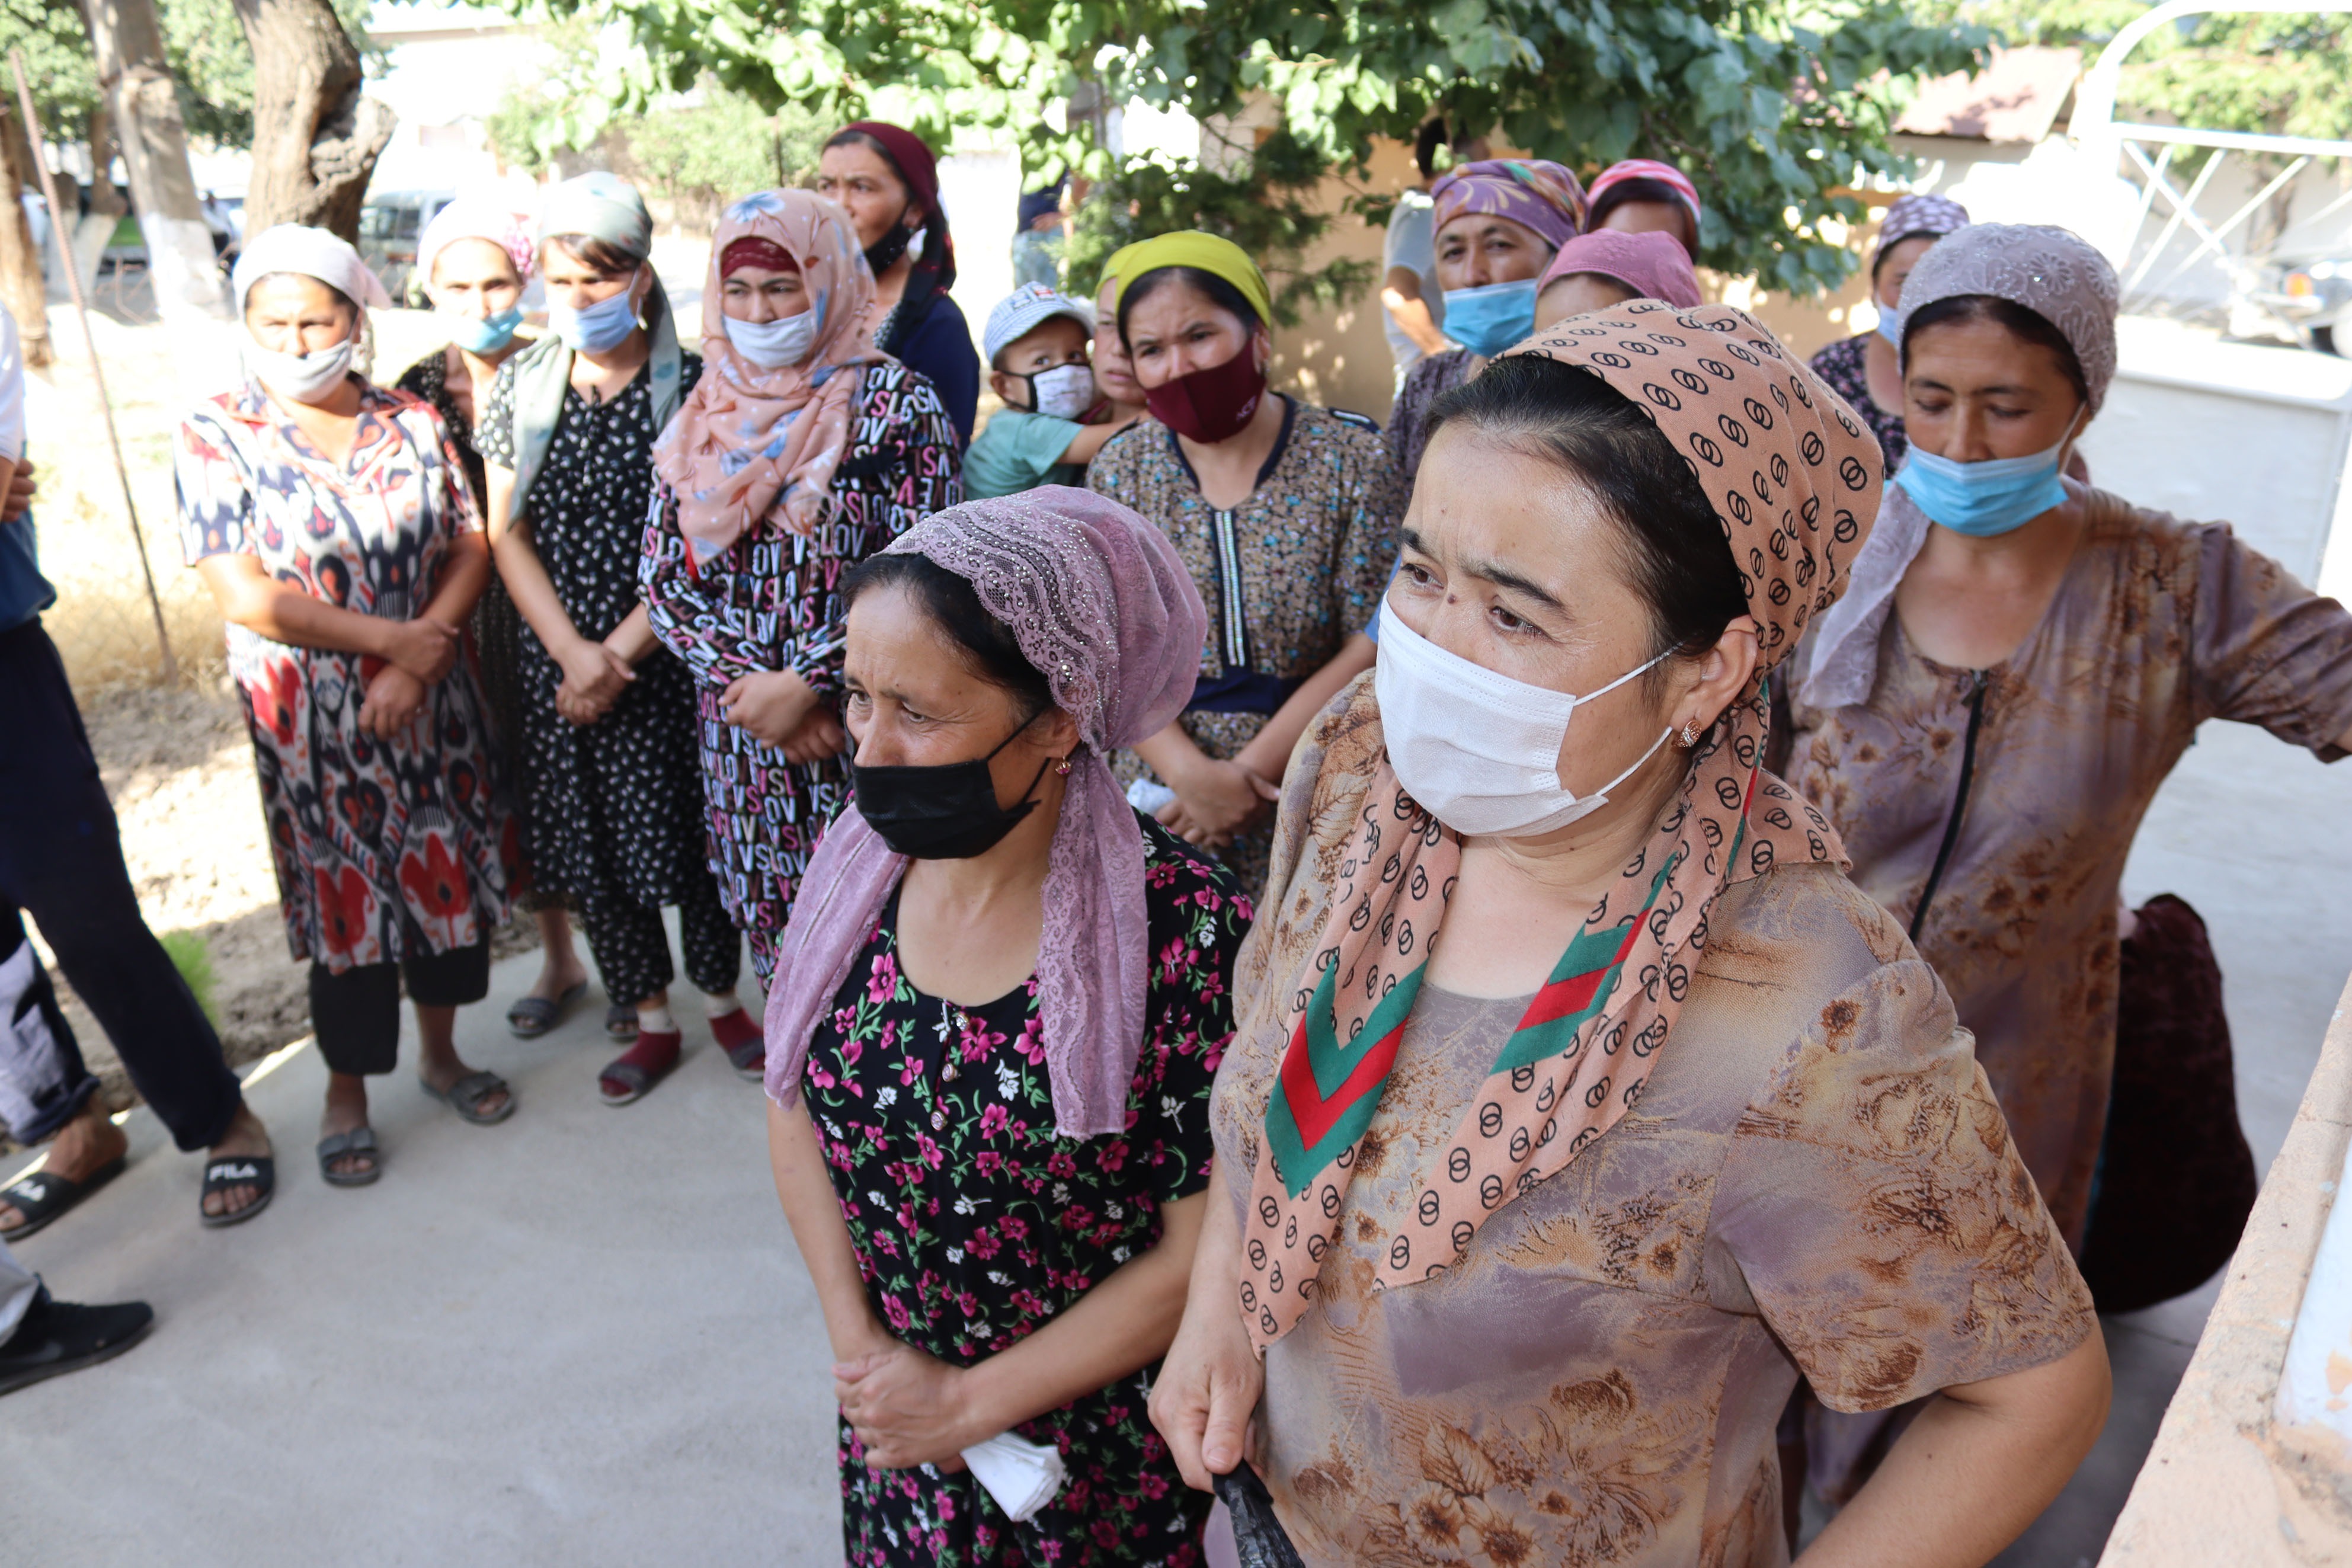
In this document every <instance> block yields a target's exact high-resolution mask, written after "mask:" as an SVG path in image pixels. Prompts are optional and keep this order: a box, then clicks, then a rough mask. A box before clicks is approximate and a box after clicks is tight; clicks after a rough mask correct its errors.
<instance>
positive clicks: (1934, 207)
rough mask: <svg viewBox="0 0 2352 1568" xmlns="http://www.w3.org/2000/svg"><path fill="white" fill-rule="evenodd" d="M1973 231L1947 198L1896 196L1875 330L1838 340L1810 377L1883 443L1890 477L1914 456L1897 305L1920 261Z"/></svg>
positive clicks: (1880, 267) (1883, 230)
mask: <svg viewBox="0 0 2352 1568" xmlns="http://www.w3.org/2000/svg"><path fill="white" fill-rule="evenodd" d="M1968 226H1969V209H1968V208H1966V207H1964V206H1962V205H1960V204H1959V203H1958V202H1956V201H1954V200H1952V198H1951V197H1949V196H1938V195H1927V194H1924V193H1919V194H1914V195H1906V196H1897V197H1896V198H1895V205H1892V206H1890V207H1888V208H1887V209H1886V216H1885V218H1884V219H1882V220H1881V221H1880V223H1879V226H1878V244H1877V245H1876V246H1875V247H1873V249H1872V250H1871V253H1870V302H1871V303H1872V304H1874V305H1875V306H1877V307H1878V324H1877V325H1876V326H1875V327H1874V328H1872V329H1871V330H1870V331H1866V332H1856V333H1855V334H1854V335H1853V336H1852V337H1850V338H1840V339H1839V340H1838V341H1837V342H1833V343H1832V344H1831V345H1830V346H1829V347H1827V348H1825V349H1823V350H1822V352H1821V353H1817V354H1815V355H1814V356H1813V361H1812V363H1813V374H1815V375H1818V376H1820V377H1821V378H1822V380H1823V381H1826V382H1828V383H1829V384H1830V386H1831V387H1832V390H1834V391H1835V392H1836V393H1837V395H1839V396H1840V397H1843V398H1844V399H1845V400H1846V402H1847V403H1849V404H1850V405H1853V411H1854V412H1855V413H1856V414H1859V415H1861V416H1862V422H1863V423H1864V424H1865V425H1867V426H1870V428H1871V432H1872V433H1873V434H1874V435H1875V436H1876V437H1878V445H1879V449H1880V450H1882V451H1884V452H1885V454H1886V471H1887V472H1888V473H1890V474H1891V473H1893V472H1894V471H1895V469H1897V468H1901V467H1902V466H1903V455H1904V453H1905V452H1906V451H1908V450H1909V447H1907V446H1906V443H1905V442H1904V439H1903V372H1902V370H1901V368H1900V367H1899V366H1897V365H1896V363H1895V343H1896V342H1899V341H1901V340H1900V333H1899V331H1898V330H1897V323H1896V321H1895V301H1897V300H1901V299H1902V298H1903V284H1904V280H1905V279H1908V278H1909V277H1910V276H1911V269H1912V268H1915V267H1916V266H1918V265H1919V258H1921V257H1923V256H1925V255H1927V252H1928V251H1930V250H1932V249H1934V248H1935V245H1936V242H1937V240H1939V239H1941V238H1943V237H1945V236H1946V235H1948V234H1956V233H1958V231H1959V230H1961V229H1964V228H1966V227H1968Z"/></svg>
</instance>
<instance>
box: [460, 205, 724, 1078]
mask: <svg viewBox="0 0 2352 1568" xmlns="http://www.w3.org/2000/svg"><path fill="white" fill-rule="evenodd" d="M652 249H653V219H652V218H651V217H650V216H648V215H647V213H646V205H645V201H644V199H643V198H642V197H640V196H639V195H637V193H636V191H635V189H633V188H632V187H631V186H630V185H629V184H627V183H626V182H625V181H623V180H620V179H618V178H616V177H614V175H611V174H583V175H582V176H581V177H580V178H578V179H576V180H567V181H565V182H564V183H563V184H561V185H558V186H556V187H555V188H554V189H553V190H551V191H550V192H549V193H548V195H547V205H546V207H545V209H544V210H543V211H542V212H541V215H540V225H539V266H540V275H541V278H542V279H545V282H546V285H547V306H548V310H547V314H548V326H549V331H548V333H547V335H546V336H545V337H542V338H541V339H539V340H538V341H537V342H533V343H531V344H530V346H529V347H527V348H525V349H523V350H521V351H520V353H517V354H516V355H515V356H514V357H513V358H512V359H510V360H509V361H507V362H506V363H504V364H502V365H500V366H499V373H498V376H497V379H496V380H495V381H493V382H492V383H491V385H490V393H489V397H488V401H487V403H486V404H485V405H484V407H483V410H482V416H481V419H480V421H479V423H478V426H476V437H475V438H476V440H477V442H478V445H479V446H480V447H481V450H482V456H483V458H485V459H486V460H487V463H488V473H489V484H488V490H489V512H490V519H491V521H490V532H491V538H492V540H493V541H494V545H495V550H496V553H497V556H498V564H499V576H500V577H501V578H503V579H504V580H505V583H506V585H507V591H508V592H509V594H511V595H514V602H515V605H516V606H517V607H518V608H520V610H521V611H522V616H523V620H524V622H525V626H524V630H523V636H522V639H521V642H522V646H521V650H520V660H521V679H522V685H523V703H522V718H521V728H522V731H523V732H522V737H521V750H522V767H521V792H522V798H523V804H524V806H525V816H524V833H523V848H524V853H525V856H526V858H528V859H529V861H530V874H531V879H532V884H533V886H534V887H535V888H536V889H538V890H540V891H541V892H543V893H553V894H561V895H562V897H563V899H564V900H565V901H566V902H567V903H568V904H569V905H570V906H571V907H572V909H573V910H575V911H576V912H577V913H578V915H579V917H580V923H581V927H582V929H583V931H584V932H585V934H586V936H587V938H588V949H589V952H591V953H592V954H593V955H594V957H595V960H596V973H597V974H598V976H599V977H600V978H601V979H602V980H603V981H604V994H605V1000H606V1002H607V1004H608V1006H607V1010H606V1013H605V1016H604V1027H605V1032H606V1033H607V1034H609V1035H611V1036H612V1037H614V1039H616V1040H621V1041H625V1042H626V1044H627V1046H628V1047H629V1051H630V1054H631V1058H632V1060H643V1061H651V1062H655V1063H657V1064H663V1066H662V1068H661V1069H660V1070H643V1071H640V1070H637V1069H635V1068H628V1069H624V1070H621V1071H619V1072H617V1073H615V1072H614V1071H613V1070H611V1069H608V1070H607V1071H606V1073H605V1075H604V1079H603V1083H602V1089H601V1090H600V1092H601V1093H602V1096H603V1098H604V1100H605V1101H606V1103H608V1104H613V1105H625V1104H628V1103H630V1102H631V1101H633V1100H638V1099H640V1098H642V1097H643V1096H644V1095H645V1094H646V1091H647V1090H649V1089H652V1088H653V1086H654V1084H655V1082H656V1080H657V1079H659V1078H660V1077H661V1072H662V1070H667V1068H666V1064H667V1062H669V1061H674V1060H676V1058H677V1050H678V1047H679V1046H680V1044H681V1043H682V1040H683V1026H681V1025H680V1023H679V1022H678V1020H677V1018H676V1017H675V1016H673V1015H672V1014H671V1012H670V1007H669V986H670V984H671V982H672V981H673V980H675V979H676V978H677V968H676V966H675V965H674V964H673V963H672V960H671V956H670V943H669V938H668V936H667V932H666V931H665V930H664V927H663V923H662V910H663V909H664V908H665V907H666V906H669V905H676V906H677V910H678V930H679V935H680V939H681V941H680V947H681V948H682V950H683V958H684V965H685V969H686V973H687V977H688V979H690V980H691V981H693V982H694V984H695V985H696V987H697V988H698V990H700V991H701V992H703V993H704V994H705V996H706V998H707V1001H706V1003H705V1005H704V1008H703V1011H704V1012H705V1014H706V1015H707V1016H709V1017H710V1018H712V1019H714V1020H718V1019H730V1018H731V1019H735V1020H736V1021H739V1022H740V1021H741V1019H742V1018H743V1016H744V1015H742V1013H741V1004H740V1002H739V1001H738V1000H737V998H736V994H735V982H736V978H737V974H738V973H739V971H740V965H741V962H742V943H741V942H740V938H739V937H738V935H737V933H736V931H735V927H734V924H733V922H732V921H729V920H728V918H727V910H726V907H725V906H724V905H723V904H722V903H721V902H720V901H719V884H718V880H717V879H716V878H715V877H713V876H712V874H711V870H710V866H709V848H708V845H707V842H706V837H705V834H704V831H703V821H702V777H701V769H700V767H699V766H698V760H697V752H696V749H695V734H694V728H695V712H694V681H693V678H692V676H691V675H690V674H689V673H688V670H687V668H686V667H685V666H684V665H682V664H680V663H679V662H678V661H677V659H675V658H671V657H670V656H669V654H667V652H665V651H663V649H662V647H661V646H660V644H659V643H658V642H657V641H656V639H655V637H654V635H653V630H652V627H651V626H650V625H649V624H648V622H647V619H646V606H645V605H644V604H643V603H642V602H641V599H642V595H641V593H640V590H639V588H638V584H637V573H638V565H639V563H640V561H641V560H642V559H643V556H644V552H645V534H646V510H647V509H648V508H649V507H650V506H651V505H652V502H653V493H654V466H653V447H654V439H655V437H657V436H659V435H660V434H661V431H662V429H663V427H664V426H667V424H668V423H669V420H670V416H672V415H674V414H675V413H677V409H678V406H679V405H680V403H681V401H682V400H683V399H684V398H685V397H686V396H687V395H688V394H690V393H691V392H692V391H693V389H694V387H695V385H696V384H697V382H698V381H699V379H700V378H701V374H702V360H701V358H700V357H699V356H698V355H696V354H691V353H686V352H685V351H683V350H682V349H680V348H679V347H678V342H677V324H676V322H675V321H674V320H673V319H672V317H671V314H670V309H669V300H668V298H667V295H665V294H664V293H663V291H662V286H661V280H660V279H658V278H656V277H655V276H654V270H653V268H652V266H651V264H650V263H649V261H648V259H647V258H648V257H649V256H650V255H651V253H652ZM561 999H562V994H561V993H558V994H557V995H556V997H555V998H554V1000H555V1001H556V1002H557V1003H558V1005H561ZM720 1026H721V1027H724V1025H720Z"/></svg>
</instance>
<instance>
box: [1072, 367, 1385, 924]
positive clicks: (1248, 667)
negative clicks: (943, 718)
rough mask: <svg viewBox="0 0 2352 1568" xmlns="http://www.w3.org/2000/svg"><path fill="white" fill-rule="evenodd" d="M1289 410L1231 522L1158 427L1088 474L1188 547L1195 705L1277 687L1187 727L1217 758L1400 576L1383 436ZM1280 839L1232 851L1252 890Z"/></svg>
mask: <svg viewBox="0 0 2352 1568" xmlns="http://www.w3.org/2000/svg"><path fill="white" fill-rule="evenodd" d="M1283 406H1284V421H1283V426H1282V435H1281V437H1280V438H1279V439H1278V440H1276V443H1275V448H1274V451H1273V453H1272V454H1271V455H1270V456H1269V457H1268V458H1266V460H1265V467H1264V468H1260V469H1259V470H1258V477H1257V485H1256V488H1255V489H1253V490H1252V491H1251V492H1250V496H1249V499H1248V500H1244V502H1242V504H1241V505H1239V506H1237V507H1234V508H1233V509H1232V510H1226V511H1221V510H1218V509H1216V508H1214V507H1213V506H1211V505H1210V504H1209V503H1208V502H1207V501H1206V500H1203V499H1202V495H1201V486H1200V481H1199V480H1198V479H1195V478H1194V477H1193V474H1192V464H1191V463H1190V462H1188V461H1187V460H1186V459H1185V457H1184V452H1183V448H1181V447H1179V446H1178V445H1177V444H1176V433H1175V432H1174V431H1172V430H1171V429H1169V428H1168V427H1167V426H1164V425H1160V424H1157V423H1154V422H1152V421H1150V420H1144V421H1142V422H1140V423H1139V424H1137V425H1136V426H1133V427H1132V428H1130V429H1129V430H1127V431H1126V432H1124V433H1123V434H1121V435H1118V436H1114V437H1111V439H1110V441H1109V442H1108V444H1107V445H1105V446H1104V447H1103V449H1102V450H1101V452H1100V453H1098V454H1097V456H1096V458H1095V460H1094V462H1093V463H1092V464H1091V465H1090V466H1089V467H1088V468H1087V488H1089V489H1093V490H1095V491H1096V492H1097V493H1098V494H1101V495H1106V496H1108V497H1110V498H1111V499H1112V500H1117V501H1123V502H1125V503H1126V504H1127V505H1129V506H1130V507H1133V508H1134V509H1135V510H1137V511H1139V512H1141V513H1142V514H1143V515H1144V516H1145V517H1148V518H1150V520H1151V521H1154V522H1156V523H1158V524H1159V525H1160V528H1161V530H1162V531H1165V532H1166V533H1167V534H1168V536H1169V537H1170V538H1171V539H1172V540H1173V541H1175V543H1176V550H1177V553H1178V554H1180V555H1181V556H1182V557H1183V558H1184V563H1185V565H1186V566H1188V567H1190V568H1191V569H1192V581H1193V582H1194V583H1195V584H1198V585H1199V587H1200V590H1201V597H1202V598H1203V599H1205V600H1206V601H1208V605H1209V645H1208V647H1204V648H1202V650H1201V681H1202V691H1196V693H1195V701H1196V703H1197V702H1202V701H1203V699H1204V695H1205V692H1206V690H1207V689H1211V688H1213V686H1215V685H1216V684H1218V683H1221V682H1222V683H1226V684H1228V685H1231V684H1233V683H1234V679H1235V678H1236V677H1246V676H1248V675H1251V674H1255V675H1257V676H1262V677H1270V678H1272V682H1271V683H1261V684H1260V687H1259V690H1258V692H1257V693H1256V694H1255V695H1244V696H1240V697H1236V698H1223V699H1216V700H1217V702H1218V706H1217V707H1216V708H1214V709H1211V708H1209V707H1207V706H1196V707H1194V708H1192V709H1191V710H1188V711H1187V712H1186V713H1185V714H1184V717H1183V720H1182V723H1183V725H1184V730H1185V732H1186V733H1188V734H1190V735H1191V736H1192V739H1193V741H1194V742H1197V743H1198V744H1199V746H1200V748H1201V750H1202V751H1203V752H1207V753H1208V754H1209V755H1210V756H1212V757H1217V758H1229V757H1232V756H1234V755H1235V754H1236V753H1237V752H1240V751H1241V749H1242V748H1243V747H1244V746H1246V745H1247V744H1249V742H1250V741H1251V739H1252V738H1253V737H1255V735H1256V734H1257V732H1258V731H1260V730H1262V729H1264V728H1265V721H1266V720H1267V719H1268V718H1270V717H1272V716H1273V713H1274V711H1275V710H1276V709H1277V708H1279V707H1280V706H1281V705H1282V699H1283V697H1285V696H1286V695H1287V694H1288V689H1289V688H1291V687H1295V686H1296V685H1297V683H1298V682H1299V681H1301V680H1304V679H1306V678H1307V677H1308V676H1310V675H1313V674H1314V673H1315V672H1316V671H1317V670H1318V669H1320V668H1323V667H1324V666H1325V665H1327V664H1328V663H1330V662H1331V660H1332V659H1333V658H1335V657H1336V656H1337V655H1338V654H1339V648H1340V646H1341V645H1342V644H1343V643H1345V642H1346V641H1347V640H1348V638H1349V636H1350V635H1351V634H1353V633H1356V632H1360V631H1362V630H1363V629H1364V628H1365V626H1368V625H1370V622H1371V619H1372V616H1373V612H1374V611H1376V610H1377V609H1378V608H1379V606H1380V602H1381V593H1382V591H1383V590H1384V589H1385V588H1386V587H1387V585H1388V580H1389V573H1390V571H1391V569H1392V568H1393V567H1394V566H1395V564H1396V555H1397V540H1398V530H1399V529H1400V528H1401V527H1402V524H1403V521H1404V508H1405V501H1406V499H1407V496H1408V491H1407V489H1406V486H1405V484H1404V481H1403V480H1402V479H1400V478H1398V475H1397V469H1396V465H1395V464H1394V463H1393V462H1391V460H1390V458H1389V454H1388V450H1387V448H1386V447H1383V446H1382V445H1381V437H1380V427H1379V426H1376V425H1374V424H1373V423H1372V422H1371V421H1370V420H1369V419H1367V418H1365V417H1364V416H1361V415H1360V414H1349V413H1347V412H1345V411H1343V410H1339V409H1331V408H1318V407H1316V406H1315V405H1313V404H1309V403H1301V402H1299V401H1298V400H1297V398H1293V397H1286V398H1284V399H1283ZM1273 683H1278V685H1276V684H1273ZM1111 763H1112V767H1113V769H1114V770H1115V771H1116V772H1117V773H1118V776H1119V778H1120V780H1121V782H1123V783H1128V784H1132V783H1133V782H1134V781H1135V780H1137V779H1139V778H1145V777H1149V776H1150V770H1149V769H1148V768H1146V767H1145V766H1144V764H1143V761H1142V759H1141V758H1139V757H1138V756H1136V755H1135V754H1134V753H1133V752H1119V753H1118V754H1117V755H1116V756H1114V757H1113V758H1112V759H1111ZM1270 832H1271V829H1270V828H1260V829H1258V830H1257V831H1255V832H1254V833H1250V834H1245V835H1244V836H1243V837H1240V838H1238V839H1236V840H1235V841H1234V847H1233V849H1232V850H1231V851H1228V852H1227V855H1226V859H1227V862H1228V864H1231V865H1232V866H1233V867H1234V869H1235V870H1236V871H1237V872H1239V873H1240V875H1241V878H1242V885H1243V886H1244V888H1251V889H1255V888H1256V887H1257V886H1259V885H1260V884H1262V882H1263V881H1264V879H1265V865H1266V858H1265V855H1266V845H1267V844H1268V843H1269V842H1270V840H1269V838H1268V837H1267V835H1268V834H1269V833H1270Z"/></svg>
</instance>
